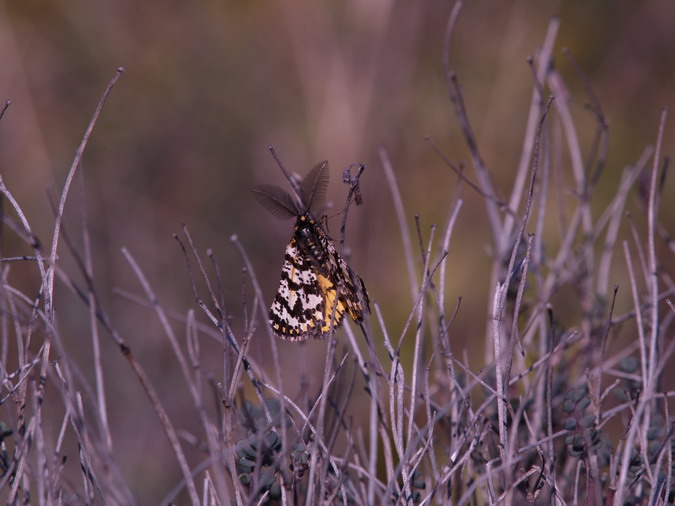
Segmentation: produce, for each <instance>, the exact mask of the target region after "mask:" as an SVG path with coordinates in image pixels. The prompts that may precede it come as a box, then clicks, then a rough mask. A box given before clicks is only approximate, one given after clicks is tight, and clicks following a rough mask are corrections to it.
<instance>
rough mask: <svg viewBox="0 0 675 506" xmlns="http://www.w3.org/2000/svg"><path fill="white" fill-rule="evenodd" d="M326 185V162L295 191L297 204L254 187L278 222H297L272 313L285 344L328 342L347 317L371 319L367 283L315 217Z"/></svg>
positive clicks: (274, 189)
mask: <svg viewBox="0 0 675 506" xmlns="http://www.w3.org/2000/svg"><path fill="white" fill-rule="evenodd" d="M328 180H329V171H328V162H327V161H323V162H319V163H318V164H316V165H315V166H314V167H313V168H312V170H310V171H309V173H308V174H307V175H306V176H305V177H304V178H302V180H301V181H299V182H297V183H298V184H296V185H293V186H294V193H295V194H296V198H294V197H293V196H292V195H291V194H290V193H288V192H287V191H285V190H283V189H281V188H279V187H278V186H274V185H267V184H263V185H258V186H255V187H253V195H254V196H255V198H256V200H258V202H259V203H260V204H262V205H263V206H264V207H265V208H266V209H267V210H268V211H269V212H270V213H271V214H272V215H273V216H274V217H276V218H279V219H290V218H295V226H294V227H293V236H292V237H291V240H290V242H289V243H288V246H286V253H285V255H284V263H283V266H282V267H281V280H280V282H279V289H278V290H277V293H276V295H275V297H274V302H273V303H272V307H271V308H270V312H269V322H270V325H271V326H272V331H273V332H274V334H275V335H276V336H278V337H280V338H282V339H288V340H290V341H304V340H306V339H309V338H310V337H313V338H319V339H325V338H327V337H329V336H330V335H331V334H332V333H333V332H334V331H335V330H336V329H337V328H338V327H339V326H340V324H341V323H342V319H343V317H344V315H345V313H348V314H349V316H350V317H351V318H352V319H353V320H354V321H356V322H361V321H363V315H364V313H370V301H369V299H368V293H367V291H366V286H365V285H364V283H363V280H362V279H361V278H360V277H359V275H358V274H356V272H354V270H353V269H352V268H351V267H349V265H348V264H347V263H346V262H345V261H344V259H343V258H342V257H341V256H340V255H339V253H338V252H337V250H336V249H335V246H334V245H333V242H332V240H331V239H330V237H328V235H327V234H326V232H325V231H324V230H323V228H322V225H321V224H320V222H319V221H317V219H316V216H315V213H317V212H318V211H319V210H320V209H321V206H322V205H323V203H324V200H325V197H326V190H327V189H328ZM296 187H297V190H296Z"/></svg>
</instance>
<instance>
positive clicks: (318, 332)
mask: <svg viewBox="0 0 675 506" xmlns="http://www.w3.org/2000/svg"><path fill="white" fill-rule="evenodd" d="M336 296H337V290H336V289H335V285H334V284H333V283H332V282H331V280H330V279H328V278H327V277H326V276H324V275H323V274H321V273H319V272H317V271H316V270H315V269H314V266H313V264H312V261H311V259H310V258H308V257H307V255H306V253H305V252H304V251H303V248H300V247H299V246H298V239H297V234H296V235H294V236H293V238H292V239H291V242H290V243H289V244H288V246H287V247H286V255H285V258H284V265H283V267H282V268H281V281H280V282H279V289H278V290H277V294H276V296H275V298H274V302H273V303H272V307H271V308H270V314H269V317H270V323H271V325H272V330H273V331H274V334H275V335H277V336H278V337H281V338H283V339H288V340H291V341H304V340H305V339H308V338H310V337H316V338H324V337H327V336H328V335H329V334H330V332H331V330H334V329H335V328H337V326H338V325H339V324H340V320H341V319H342V317H343V315H344V312H345V305H344V303H343V302H342V301H341V300H340V299H339V298H338V297H336ZM331 317H333V318H332V319H333V324H332V325H331V324H330V322H331Z"/></svg>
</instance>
